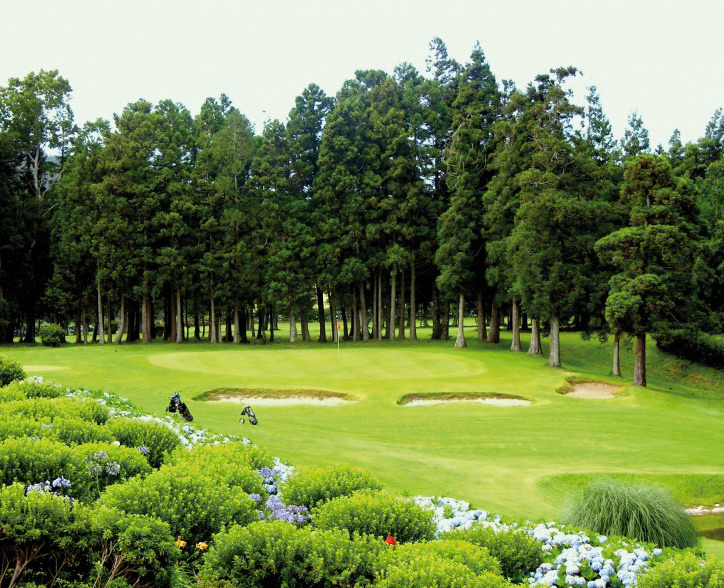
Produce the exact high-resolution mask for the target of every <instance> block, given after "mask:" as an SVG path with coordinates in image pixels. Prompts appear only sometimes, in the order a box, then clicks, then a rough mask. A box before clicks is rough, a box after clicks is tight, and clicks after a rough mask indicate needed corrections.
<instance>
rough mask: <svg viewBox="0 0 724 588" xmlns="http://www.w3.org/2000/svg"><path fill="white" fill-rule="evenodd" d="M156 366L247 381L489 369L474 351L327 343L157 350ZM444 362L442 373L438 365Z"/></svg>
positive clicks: (465, 373)
mask: <svg viewBox="0 0 724 588" xmlns="http://www.w3.org/2000/svg"><path fill="white" fill-rule="evenodd" d="M148 361H149V363H151V364H152V365H154V366H157V367H161V368H166V369H172V370H181V371H186V372H194V373H205V374H216V375H226V376H235V377H239V378H243V379H245V380H259V379H269V378H270V377H271V378H274V379H275V380H283V379H287V380H289V381H292V382H297V381H298V380H299V374H300V373H301V374H306V375H313V376H314V377H316V378H318V379H323V380H326V381H330V380H331V381H353V382H354V381H359V380H366V381H390V380H410V379H411V378H414V379H415V380H420V379H422V380H430V379H435V380H440V379H443V380H444V379H447V377H448V374H455V376H456V377H462V378H468V377H475V376H482V375H483V374H485V372H486V371H487V368H486V367H485V363H484V362H483V361H482V358H480V357H476V356H473V355H466V356H461V357H451V356H450V355H449V354H443V353H433V352H425V351H410V352H408V353H406V354H404V355H400V354H397V353H390V352H389V350H385V349H360V348H357V349H355V350H354V351H350V350H347V349H345V350H344V352H339V353H338V352H337V351H336V350H334V349H332V348H331V347H330V348H329V349H328V350H326V353H319V352H317V353H310V352H309V351H308V350H305V349H286V350H274V351H273V352H271V351H269V350H268V349H263V348H257V349H252V350H248V351H246V352H245V353H239V350H238V349H237V350H234V351H218V352H216V353H214V354H210V353H205V352H177V353H159V354H155V355H151V356H149V357H148ZM441 365H443V366H445V371H444V372H443V373H441V371H440V366H441Z"/></svg>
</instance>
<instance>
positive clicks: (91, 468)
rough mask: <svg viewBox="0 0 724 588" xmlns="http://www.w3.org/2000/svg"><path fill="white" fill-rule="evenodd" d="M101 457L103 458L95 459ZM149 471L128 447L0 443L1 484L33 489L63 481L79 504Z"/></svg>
mask: <svg viewBox="0 0 724 588" xmlns="http://www.w3.org/2000/svg"><path fill="white" fill-rule="evenodd" d="M98 454H102V455H103V456H104V457H102V458H101V457H99V458H96V457H95V456H96V455H98ZM93 464H95V465H93ZM150 471H151V468H150V466H149V465H148V463H147V462H146V460H145V458H144V457H143V456H142V455H141V454H140V453H138V452H137V451H135V450H132V449H129V448H127V447H115V446H112V445H105V444H97V443H95V444H94V443H91V444H83V445H77V446H75V447H68V446H67V445H65V444H63V443H60V442H58V441H54V440H52V439H32V438H30V439H29V438H9V439H6V440H5V441H3V442H2V443H0V484H12V483H14V482H20V483H22V484H24V485H25V486H30V485H33V484H37V483H40V482H44V481H48V482H51V481H53V480H56V479H57V478H61V477H62V478H65V479H66V480H68V481H69V482H70V484H71V486H70V488H68V489H66V490H64V493H65V494H67V495H68V496H71V497H73V498H77V499H79V500H92V499H94V498H97V497H98V494H99V493H100V492H101V491H102V490H103V489H104V488H105V487H106V486H108V485H110V484H113V483H116V482H118V481H122V480H125V479H126V478H129V477H132V476H135V475H138V474H147V473H149V472H150Z"/></svg>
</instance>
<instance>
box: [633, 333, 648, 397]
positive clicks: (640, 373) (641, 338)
mask: <svg viewBox="0 0 724 588" xmlns="http://www.w3.org/2000/svg"><path fill="white" fill-rule="evenodd" d="M633 383H634V384H635V385H636V386H644V387H646V333H644V334H643V335H636V363H635V364H634V376H633Z"/></svg>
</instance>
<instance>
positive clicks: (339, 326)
mask: <svg viewBox="0 0 724 588" xmlns="http://www.w3.org/2000/svg"><path fill="white" fill-rule="evenodd" d="M341 328H342V324H341V323H340V322H339V321H337V330H338V331H339V330H340V329H341Z"/></svg>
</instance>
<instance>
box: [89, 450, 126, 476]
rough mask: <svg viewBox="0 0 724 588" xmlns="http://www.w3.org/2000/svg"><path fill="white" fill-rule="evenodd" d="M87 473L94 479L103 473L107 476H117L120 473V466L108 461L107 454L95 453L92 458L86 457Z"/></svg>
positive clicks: (103, 452) (102, 452)
mask: <svg viewBox="0 0 724 588" xmlns="http://www.w3.org/2000/svg"><path fill="white" fill-rule="evenodd" d="M85 462H86V463H87V464H88V473H89V474H90V475H91V476H94V477H96V478H98V477H100V475H101V474H102V473H103V472H104V471H105V473H106V474H108V475H109V476H117V475H118V474H120V473H121V466H120V464H119V463H118V462H116V461H108V454H107V453H106V452H105V451H97V452H96V453H94V454H93V458H90V457H87V458H86V460H85Z"/></svg>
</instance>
